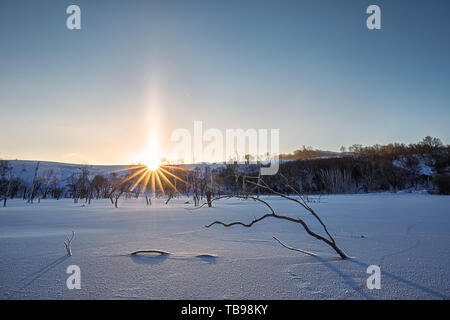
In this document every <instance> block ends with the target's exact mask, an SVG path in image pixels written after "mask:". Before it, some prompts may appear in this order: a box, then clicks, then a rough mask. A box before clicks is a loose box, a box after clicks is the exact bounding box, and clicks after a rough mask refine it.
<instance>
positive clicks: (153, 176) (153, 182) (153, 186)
mask: <svg viewBox="0 0 450 320" xmlns="http://www.w3.org/2000/svg"><path fill="white" fill-rule="evenodd" d="M155 194H156V187H155V172H154V171H152V196H153V197H154V196H155Z"/></svg>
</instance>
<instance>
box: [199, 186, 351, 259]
mask: <svg viewBox="0 0 450 320" xmlns="http://www.w3.org/2000/svg"><path fill="white" fill-rule="evenodd" d="M224 198H228V199H229V198H244V199H253V200H255V201H259V202H261V203H264V204H265V205H266V206H267V207H268V208H269V209H270V210H271V213H267V214H265V215H263V216H260V217H259V218H255V219H254V220H252V221H250V222H249V223H244V222H241V221H234V222H230V223H225V222H222V221H219V220H216V221H214V222H212V223H210V224H208V225H206V226H205V227H206V228H210V227H212V226H213V225H216V224H220V225H222V226H224V227H231V226H234V225H241V226H243V227H246V228H250V227H251V226H252V225H254V224H255V223H257V222H260V221H262V220H264V219H266V218H275V219H281V220H287V221H291V222H294V223H298V224H301V225H302V227H303V228H304V229H305V231H306V232H307V233H308V234H309V235H310V236H313V237H314V238H316V239H318V240H321V241H323V242H325V243H326V244H328V245H329V246H330V247H332V248H333V249H334V251H336V252H337V253H338V254H339V256H340V257H341V258H342V259H346V258H347V255H346V254H345V253H344V252H343V251H342V250H341V249H340V248H339V247H338V246H337V245H336V243H335V241H334V239H333V238H332V237H331V236H330V237H331V239H332V240H330V239H327V238H325V237H323V236H321V235H319V234H317V233H315V232H313V231H312V230H311V229H310V228H309V227H308V225H307V224H306V223H305V222H304V221H303V220H302V219H300V218H292V217H289V216H283V215H279V214H276V213H275V211H274V210H273V208H272V207H271V206H270V204H269V203H268V202H266V201H264V200H261V199H258V198H256V197H252V196H238V195H227V196H221V197H217V198H214V199H211V202H213V201H216V200H219V199H224ZM205 204H206V203H205ZM205 204H203V205H202V206H204V205H205ZM199 208H201V207H199Z"/></svg>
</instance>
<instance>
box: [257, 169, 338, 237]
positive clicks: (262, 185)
mask: <svg viewBox="0 0 450 320" xmlns="http://www.w3.org/2000/svg"><path fill="white" fill-rule="evenodd" d="M252 178H254V177H252ZM260 181H261V182H262V184H260V183H256V182H253V181H248V183H251V184H253V185H255V186H258V187H261V188H264V189H266V190H268V191H270V192H271V193H272V194H275V195H278V196H280V197H283V198H285V199H287V200H291V201H294V202H296V203H298V204H300V205H301V206H302V207H303V208H304V209H306V210H307V211H309V212H310V213H311V214H312V215H313V216H314V218H316V220H317V221H318V222H319V223H320V224H321V225H322V228H323V229H324V231H325V233H326V234H327V235H328V237H329V238H330V241H331V242H333V243H335V242H336V241H335V240H334V238H333V237H332V236H331V234H330V233H329V232H328V229H327V227H326V226H325V223H323V221H322V219H320V217H319V216H318V215H317V213H316V212H315V211H314V210H313V209H312V208H311V207H310V206H309V205H307V204H306V202H304V200H303V198H302V197H301V199H302V201H303V202H302V201H300V200H298V199H295V198H292V197H290V196H287V195H285V194H283V193H280V192H278V191H275V190H273V189H272V188H270V187H269V186H268V185H267V183H265V182H264V180H262V179H260ZM287 186H288V187H290V188H291V189H293V190H295V189H294V188H293V187H292V186H290V185H289V184H287ZM295 192H296V193H297V194H300V193H299V192H298V191H296V190H295Z"/></svg>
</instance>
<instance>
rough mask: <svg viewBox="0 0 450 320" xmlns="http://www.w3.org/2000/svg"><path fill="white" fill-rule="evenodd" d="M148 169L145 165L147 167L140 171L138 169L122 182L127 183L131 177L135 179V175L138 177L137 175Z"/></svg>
mask: <svg viewBox="0 0 450 320" xmlns="http://www.w3.org/2000/svg"><path fill="white" fill-rule="evenodd" d="M146 170H148V169H147V167H145V168H143V169H141V170H138V171H136V172H135V173H133V174H132V175H130V176H128V177H127V178H125V179H124V180H122V181H121V182H120V183H121V184H122V183H125V182H127V181H130V180H131V179H133V178H134V177H136V176H137V175H139V174H141V173H143V172H144V171H146Z"/></svg>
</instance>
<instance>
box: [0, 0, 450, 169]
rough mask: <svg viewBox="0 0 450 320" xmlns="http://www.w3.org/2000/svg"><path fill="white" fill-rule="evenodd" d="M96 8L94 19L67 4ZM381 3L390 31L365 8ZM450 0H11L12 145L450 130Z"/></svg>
mask: <svg viewBox="0 0 450 320" xmlns="http://www.w3.org/2000/svg"><path fill="white" fill-rule="evenodd" d="M71 4H76V5H78V6H79V7H80V8H81V30H69V29H67V27H66V19H67V18H68V16H69V15H68V14H67V13H66V8H67V7H68V6H69V5H71ZM371 4H376V5H379V6H380V8H381V26H382V28H381V30H369V29H368V28H367V27H366V19H367V17H368V16H369V15H368V14H366V8H367V7H368V6H369V5H371ZM449 9H450V2H449V1H446V0H442V1H439V0H435V1H425V0H420V1H406V0H405V1H401V0H390V1H382V0H370V1H364V0H341V1H332V0H329V1H325V0H304V1H301V0H292V1H288V0H273V1H271V0H270V1H269V0H267V1H264V0H239V1H238V0H227V1H218V0H204V1H203V0H180V1H175V0H166V1H162V0H158V1H149V0H147V1H144V0H142V1H139V0H130V1H106V0H101V1H100V0H89V1H76V0H71V1H65V0H54V1H45V0H41V1H23V0H13V1H11V0H2V1H0V158H8V159H16V158H18V159H30V160H31V159H32V160H51V161H62V162H73V163H87V164H127V163H130V162H133V161H135V160H136V155H137V154H139V153H142V152H143V150H144V151H145V150H146V149H148V148H149V147H148V146H149V143H150V142H149V141H154V139H155V137H156V139H157V141H158V144H159V145H160V148H161V154H165V153H167V152H169V149H170V147H171V146H172V145H173V143H172V142H171V141H170V137H171V133H172V132H173V131H174V130H175V129H177V128H186V129H188V130H193V126H194V121H195V120H200V121H202V122H203V127H204V128H205V130H206V129H207V128H218V129H220V130H223V131H224V130H225V129H227V128H228V129H233V128H243V129H248V128H255V129H260V128H264V129H280V151H281V152H283V153H288V152H292V151H293V150H295V149H298V148H300V147H301V146H303V145H306V146H313V147H314V148H317V149H322V150H334V151H338V150H339V148H340V147H341V146H349V145H352V144H363V145H372V144H375V143H380V144H385V143H390V142H403V143H413V142H417V141H420V140H421V139H422V138H423V137H425V136H427V135H431V136H436V137H439V138H441V139H442V141H443V142H444V143H450V128H449V125H448V123H449V119H450V117H449V116H450V108H449V107H450V103H449V102H450V90H449V89H450V73H449V71H450V59H449V57H450V41H449V40H448V39H449V33H450V32H449V31H450V19H449V18H448V12H449Z"/></svg>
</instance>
